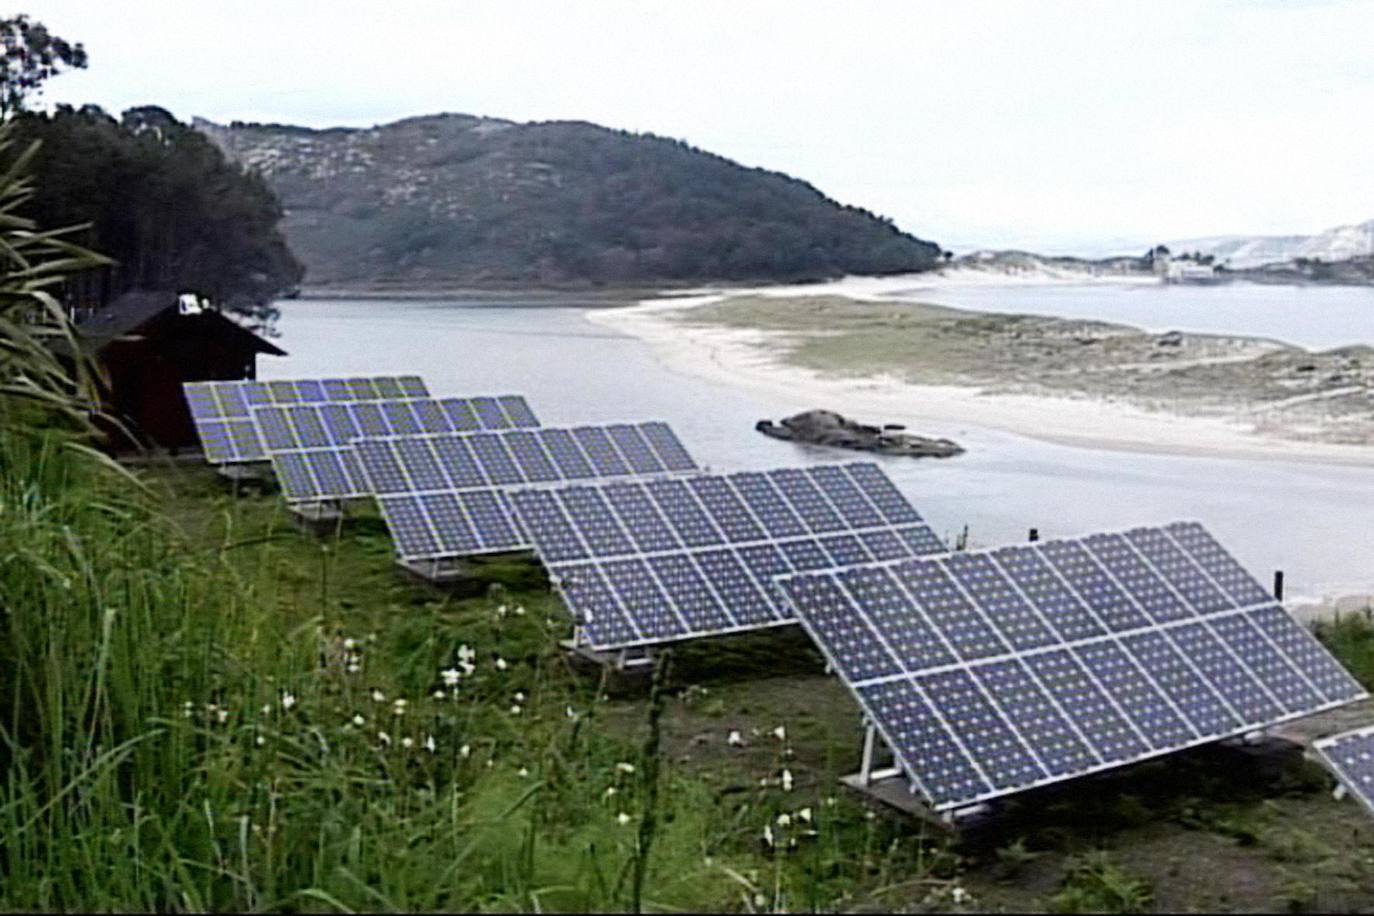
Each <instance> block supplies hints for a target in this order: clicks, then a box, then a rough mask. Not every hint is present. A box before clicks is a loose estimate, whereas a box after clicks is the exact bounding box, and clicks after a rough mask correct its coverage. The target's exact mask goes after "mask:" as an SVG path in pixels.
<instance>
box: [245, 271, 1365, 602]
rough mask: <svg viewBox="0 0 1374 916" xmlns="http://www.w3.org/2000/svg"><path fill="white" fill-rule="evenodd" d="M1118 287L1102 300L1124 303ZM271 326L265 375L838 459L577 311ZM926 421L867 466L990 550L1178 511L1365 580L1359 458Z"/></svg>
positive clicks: (777, 460)
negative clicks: (405, 378)
mask: <svg viewBox="0 0 1374 916" xmlns="http://www.w3.org/2000/svg"><path fill="white" fill-rule="evenodd" d="M1042 291H1043V290H1041V289H1036V290H1031V291H1027V292H1028V293H1039V292H1042ZM980 292H981V290H980ZM1020 292H1022V290H1017V293H1020ZM1117 292H1118V291H1117V290H1115V289H1108V290H1107V295H1106V297H1104V298H1105V299H1108V300H1114V299H1125V300H1127V301H1132V302H1133V300H1131V298H1130V295H1129V294H1123V295H1121V296H1119V297H1118V296H1117ZM1314 292H1316V293H1317V294H1318V298H1319V299H1322V300H1324V299H1325V296H1326V293H1327V291H1326V290H1314V289H1300V290H1297V291H1296V293H1295V295H1297V296H1298V297H1299V298H1301V297H1305V296H1307V295H1308V294H1310V293H1314ZM1094 293H1095V294H1097V295H1099V296H1101V295H1102V291H1101V290H1100V289H1096V288H1095V289H1094ZM1131 307H1135V306H1134V305H1132V306H1131ZM1095 317H1105V318H1112V319H1119V318H1120V316H1119V315H1115V314H1111V315H1107V314H1099V315H1097V316H1095ZM279 328H280V330H281V332H282V339H281V340H280V341H279V343H280V344H281V345H282V346H283V348H284V349H286V350H288V351H290V355H289V356H288V357H286V358H283V359H271V358H264V359H263V360H262V361H261V367H260V368H261V370H262V374H263V376H264V377H268V378H271V377H278V378H280V377H290V376H322V375H333V374H362V373H373V374H377V373H401V372H412V373H418V374H420V375H422V376H424V378H425V379H426V380H427V381H428V382H429V385H430V389H431V390H432V391H434V392H435V393H436V394H483V393H506V392H521V393H524V394H526V395H527V396H528V397H529V400H530V403H531V405H532V406H533V407H534V409H535V411H536V412H537V413H538V414H539V416H540V418H541V420H543V422H544V423H545V424H546V425H557V424H575V423H586V422H612V421H617V420H643V419H663V420H667V421H669V422H670V423H672V424H673V426H674V427H675V428H676V429H677V431H678V433H679V435H680V436H681V437H682V439H683V440H684V442H686V443H687V445H688V447H689V448H690V449H691V450H692V451H693V453H694V454H695V455H696V457H697V460H698V461H699V462H701V463H703V464H705V465H708V466H711V467H713V468H716V469H722V470H724V469H734V468H759V467H772V466H778V465H786V464H796V463H819V462H823V461H836V460H845V459H847V458H851V457H853V456H852V455H851V454H849V453H845V452H839V451H835V450H830V449H818V448H814V447H807V446H798V445H793V444H791V443H785V442H778V441H776V440H773V439H768V438H765V437H764V436H762V435H760V434H758V433H756V432H754V430H753V425H754V421H755V420H757V419H759V418H761V417H771V418H778V417H781V416H785V415H787V414H790V413H794V412H796V411H798V410H803V409H806V408H809V407H813V406H816V405H813V404H807V403H802V402H786V401H782V400H772V399H768V398H761V397H759V396H755V395H753V394H750V393H742V392H740V391H737V390H735V389H734V388H731V387H728V386H724V385H719V384H716V383H713V382H708V381H703V380H700V379H697V378H694V377H689V376H683V375H679V374H676V373H674V372H672V371H669V370H668V369H666V368H664V367H663V366H661V365H659V364H658V363H657V362H656V361H655V360H654V358H653V356H652V354H651V352H650V350H649V348H648V347H647V346H646V345H645V344H643V343H641V342H640V341H638V340H636V339H634V338H629V337H625V336H623V335H620V334H617V333H615V332H614V331H610V330H607V329H604V328H601V327H599V326H597V325H594V324H591V323H590V322H588V321H587V320H586V318H585V317H584V316H583V309H582V308H580V307H548V306H523V307H511V306H510V305H508V304H507V305H503V306H502V307H493V306H490V305H484V304H482V303H480V302H472V301H431V302H409V301H377V302H371V301H356V300H355V301H340V302H334V301H323V300H298V301H292V302H287V303H284V304H283V306H282V320H281V323H280V326H279ZM1228 330H1234V328H1230V329H1228ZM1367 339H1368V340H1371V341H1374V333H1371V334H1370V335H1369V337H1368V338H1367ZM934 432H938V433H940V434H950V435H954V436H955V437H956V438H958V439H959V441H960V442H961V444H963V445H964V446H965V447H966V448H967V449H968V452H967V454H965V455H962V456H960V457H958V458H955V459H951V460H948V461H933V460H927V461H917V460H912V459H898V458H879V459H877V460H879V461H880V462H881V463H882V464H883V466H884V468H885V469H886V470H887V471H888V473H889V474H891V475H892V476H893V477H894V478H895V479H896V480H897V482H898V484H899V485H900V486H901V487H902V489H903V490H904V491H905V492H906V493H907V494H908V496H910V497H911V499H912V500H913V501H914V502H915V503H916V504H917V506H918V507H919V508H920V509H921V511H922V512H923V513H924V514H925V515H926V517H927V518H928V519H929V520H930V522H931V523H932V525H933V526H934V527H935V528H936V530H938V531H940V532H941V533H942V534H945V535H948V536H953V535H955V534H957V533H958V532H959V531H960V530H961V529H962V528H963V526H965V525H967V526H968V527H969V530H970V532H971V536H972V540H973V543H974V544H976V545H995V544H1000V543H1007V542H1012V541H1020V540H1022V539H1024V538H1025V536H1026V531H1027V529H1028V528H1031V527H1037V528H1039V529H1040V531H1041V533H1042V536H1045V537H1052V536H1055V535H1071V534H1080V533H1084V532H1088V531H1092V530H1098V529H1110V528H1120V527H1128V526H1132V525H1139V524H1151V523H1159V522H1166V521H1171V520H1174V519H1179V518H1191V519H1197V520H1199V521H1201V522H1203V523H1204V524H1206V525H1207V526H1208V527H1209V528H1211V529H1212V530H1213V531H1214V532H1215V533H1216V534H1217V535H1218V536H1219V537H1220V538H1222V539H1223V541H1225V542H1226V543H1227V544H1228V545H1229V546H1231V547H1232V548H1233V549H1234V551H1235V552H1236V554H1237V555H1238V556H1239V558H1240V560H1241V561H1242V562H1243V563H1244V564H1245V565H1246V566H1247V567H1249V568H1250V569H1251V570H1253V571H1254V572H1256V573H1257V574H1258V575H1261V576H1262V577H1264V578H1266V579H1267V577H1268V575H1269V573H1270V571H1271V570H1273V569H1279V568H1281V569H1284V570H1285V571H1286V572H1287V575H1288V586H1289V592H1290V595H1292V596H1295V597H1296V596H1305V597H1313V598H1316V597H1321V596H1332V595H1341V594H1352V593H1370V592H1374V548H1372V547H1371V546H1370V543H1371V537H1370V534H1371V532H1372V531H1374V466H1371V467H1370V468H1363V467H1341V466H1329V465H1315V464H1300V463H1286V462H1277V461H1247V460H1233V459H1211V458H1196V457H1174V456H1166V455H1147V454H1135V453H1128V452H1111V451H1101V450H1095V449H1084V448H1075V447H1071V446H1063V445H1056V444H1051V443H1045V442H1040V441H1037V440H1033V439H1028V438H1025V437H1022V436H1016V435H1013V434H1010V433H1004V432H1000V431H997V430H989V429H981V428H978V427H973V426H969V427H964V428H959V429H951V430H935V431H934Z"/></svg>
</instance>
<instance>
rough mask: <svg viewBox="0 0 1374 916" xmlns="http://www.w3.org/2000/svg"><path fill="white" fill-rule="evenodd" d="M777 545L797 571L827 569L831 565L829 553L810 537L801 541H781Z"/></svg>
mask: <svg viewBox="0 0 1374 916" xmlns="http://www.w3.org/2000/svg"><path fill="white" fill-rule="evenodd" d="M778 547H779V548H780V549H781V550H782V552H783V556H785V557H787V560H788V562H789V563H791V564H792V567H793V568H794V569H796V570H797V571H798V572H811V571H812V570H816V569H829V568H830V566H831V565H832V564H831V562H830V555H829V554H828V553H826V552H825V551H824V550H821V545H820V544H817V543H816V542H815V540H813V539H811V538H807V539H806V540H802V541H783V542H781V543H780V544H779V545H778Z"/></svg>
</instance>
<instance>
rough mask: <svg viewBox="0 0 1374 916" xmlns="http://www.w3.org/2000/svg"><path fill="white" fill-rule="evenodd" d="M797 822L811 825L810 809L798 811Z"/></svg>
mask: <svg viewBox="0 0 1374 916" xmlns="http://www.w3.org/2000/svg"><path fill="white" fill-rule="evenodd" d="M797 820H799V821H801V822H802V823H803V824H809V823H811V809H810V808H803V809H801V810H800V811H798V812H797Z"/></svg>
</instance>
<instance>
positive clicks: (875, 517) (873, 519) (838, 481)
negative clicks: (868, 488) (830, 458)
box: [807, 464, 886, 528]
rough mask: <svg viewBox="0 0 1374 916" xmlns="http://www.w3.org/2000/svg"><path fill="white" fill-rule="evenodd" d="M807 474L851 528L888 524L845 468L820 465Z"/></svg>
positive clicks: (810, 469) (809, 470)
mask: <svg viewBox="0 0 1374 916" xmlns="http://www.w3.org/2000/svg"><path fill="white" fill-rule="evenodd" d="M807 472H808V473H809V474H810V475H811V480H812V482H813V483H815V484H816V486H817V487H818V488H820V490H821V492H822V493H824V494H825V495H826V497H827V498H828V499H829V500H830V502H831V503H832V504H833V505H834V506H835V507H836V508H837V509H839V512H840V515H841V516H842V517H843V518H844V520H845V522H846V523H847V524H848V525H849V527H851V528H871V527H877V526H879V525H882V524H884V523H885V522H886V519H884V518H883V517H882V515H881V514H879V512H878V510H877V509H875V508H873V505H872V503H870V502H869V501H868V498H867V497H865V496H864V495H863V493H862V491H860V490H859V488H858V486H857V485H856V484H855V483H854V481H853V480H851V479H850V477H849V475H848V474H846V473H845V470H844V468H842V467H838V466H836V465H833V464H829V465H819V466H817V467H813V468H809V469H808V471H807Z"/></svg>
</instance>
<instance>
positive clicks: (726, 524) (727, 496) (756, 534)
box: [687, 477, 766, 543]
mask: <svg viewBox="0 0 1374 916" xmlns="http://www.w3.org/2000/svg"><path fill="white" fill-rule="evenodd" d="M687 485H688V486H689V487H691V489H692V492H694V493H695V494H696V495H697V498H698V499H699V500H701V504H702V505H703V506H705V507H706V510H707V511H708V512H710V513H711V518H713V519H714V520H715V522H716V524H717V525H719V526H720V530H721V531H722V532H724V533H725V536H726V537H727V538H729V539H730V540H731V541H733V542H735V543H740V542H745V541H759V540H763V539H764V538H765V537H766V535H765V534H764V533H763V529H762V528H760V527H759V525H758V523H757V522H755V521H754V516H753V514H752V513H751V512H750V511H749V509H748V507H746V506H745V504H744V501H743V500H741V499H740V498H739V497H738V496H736V495H735V491H734V490H733V489H732V488H731V486H730V484H729V483H728V482H727V481H726V480H724V479H723V478H720V477H692V478H689V480H688V483H687ZM712 543H714V542H712Z"/></svg>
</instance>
